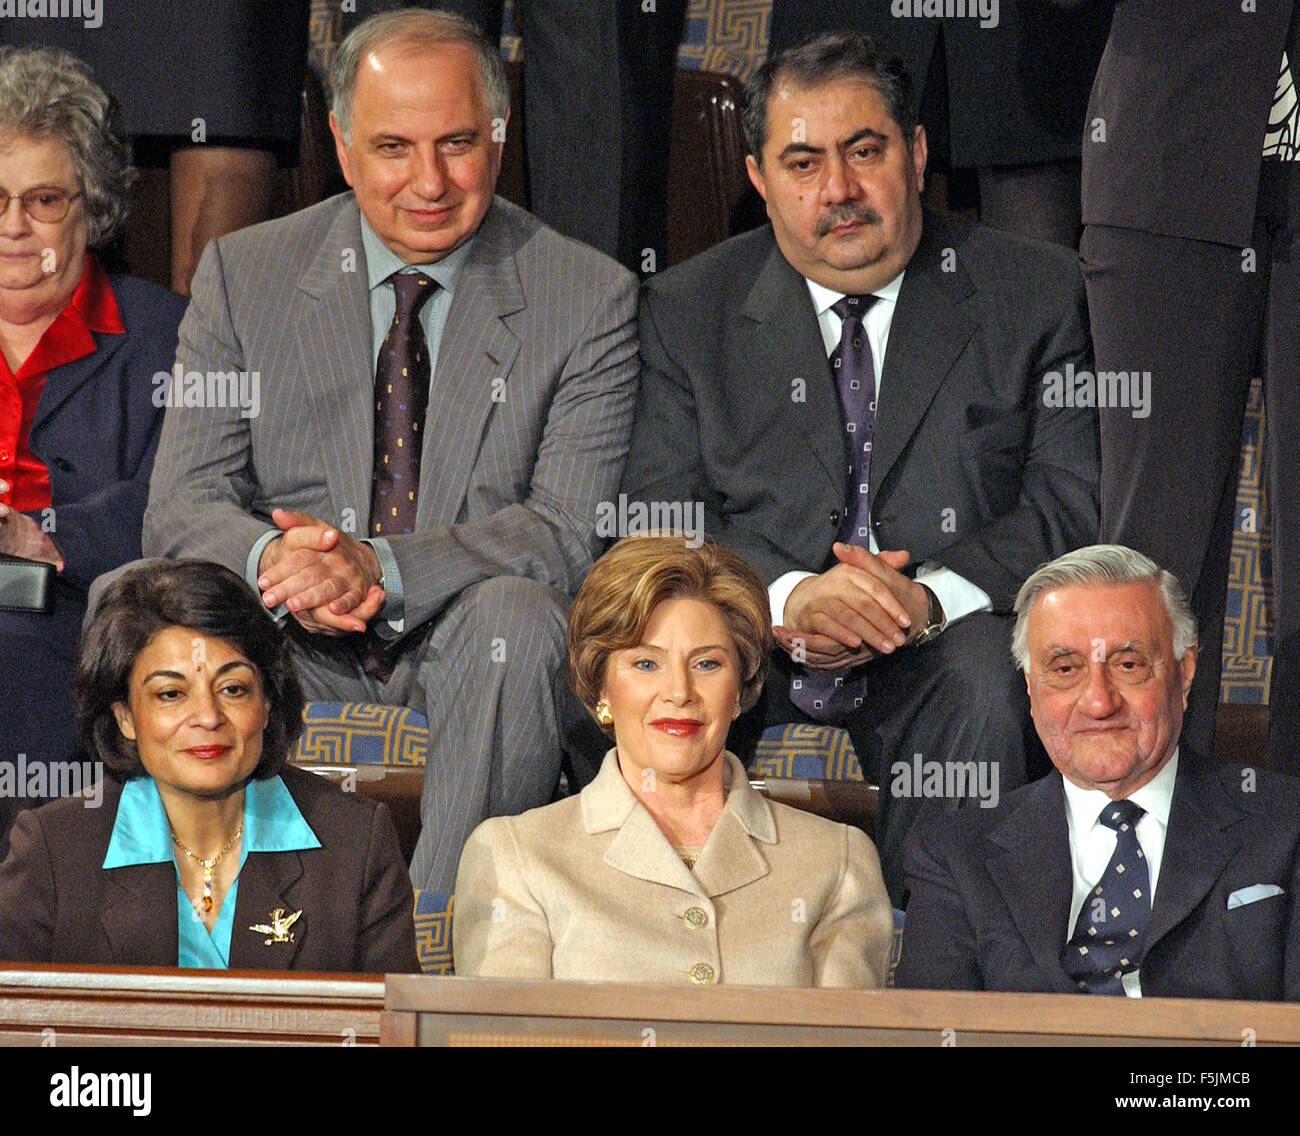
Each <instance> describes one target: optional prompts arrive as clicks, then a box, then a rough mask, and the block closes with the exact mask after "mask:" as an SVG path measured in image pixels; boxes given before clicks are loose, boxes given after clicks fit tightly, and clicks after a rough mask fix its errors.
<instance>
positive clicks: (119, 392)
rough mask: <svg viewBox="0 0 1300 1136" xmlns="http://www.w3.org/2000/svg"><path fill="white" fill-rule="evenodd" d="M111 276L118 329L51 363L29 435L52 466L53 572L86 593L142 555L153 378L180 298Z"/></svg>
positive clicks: (152, 445)
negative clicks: (59, 561) (76, 355)
mask: <svg viewBox="0 0 1300 1136" xmlns="http://www.w3.org/2000/svg"><path fill="white" fill-rule="evenodd" d="M110 283H111V284H112V288H113V295H114V297H116V299H117V308H118V312H119V313H120V315H121V317H122V326H123V327H124V328H125V329H126V330H125V332H124V333H122V334H120V335H114V334H107V333H100V332H95V333H94V337H95V342H96V343H97V344H98V345H99V349H98V350H97V351H94V352H92V353H91V354H90V355H87V356H85V357H84V358H81V359H77V360H75V361H73V362H71V363H67V364H65V365H64V366H62V367H55V368H54V369H53V370H52V371H50V372H49V374H48V375H47V376H46V379H45V387H44V389H43V390H42V391H41V399H40V402H39V403H37V406H36V415H35V417H34V418H33V419H32V427H31V434H30V438H29V445H30V446H31V450H32V452H33V453H34V454H35V455H36V456H37V457H38V458H40V459H41V461H43V462H44V463H45V466H46V468H47V469H48V470H49V471H50V498H51V500H50V503H51V505H52V506H53V508H54V525H55V527H54V531H53V532H52V533H50V536H51V538H52V539H53V540H54V543H55V544H56V545H57V546H58V548H59V551H60V552H61V553H63V559H64V564H65V567H64V570H63V572H62V573H61V574H60V577H59V580H60V582H61V583H63V584H68V585H71V586H73V587H74V588H76V589H78V590H79V591H80V592H81V593H82V594H83V595H84V593H85V592H86V591H87V589H88V588H89V587H90V584H91V582H92V581H93V580H94V579H95V577H96V576H99V575H101V574H102V573H104V572H107V571H109V570H110V569H113V568H117V567H119V566H120V565H122V564H125V563H127V562H128V561H130V560H137V559H139V557H140V526H141V524H142V523H143V521H144V507H145V504H146V503H147V501H148V497H149V474H150V472H152V470H153V457H154V451H155V450H157V448H158V433H159V431H160V430H161V429H162V419H163V407H162V406H161V405H155V396H154V392H155V391H157V390H160V389H163V388H161V387H160V386H159V385H158V384H155V383H154V381H153V379H154V375H155V374H157V373H158V372H160V371H170V370H171V368H172V363H173V362H174V361H175V358H176V334H177V330H178V328H179V327H180V322H181V316H183V315H184V314H185V303H186V302H185V299H184V298H183V297H181V296H178V295H176V293H174V292H169V291H167V289H165V288H160V287H158V285H156V284H150V283H149V282H148V281H147V280H137V279H136V278H135V277H132V276H113V277H110ZM158 401H159V403H161V399H159V400H158ZM33 515H34V516H35V517H36V519H37V520H40V514H39V513H35V514H33Z"/></svg>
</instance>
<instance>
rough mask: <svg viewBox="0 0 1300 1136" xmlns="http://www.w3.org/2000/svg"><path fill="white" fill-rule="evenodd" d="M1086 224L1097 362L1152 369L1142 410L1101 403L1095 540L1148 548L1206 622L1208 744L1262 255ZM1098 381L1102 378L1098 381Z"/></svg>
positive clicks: (1198, 735)
mask: <svg viewBox="0 0 1300 1136" xmlns="http://www.w3.org/2000/svg"><path fill="white" fill-rule="evenodd" d="M1260 237H1261V240H1260V241H1257V243H1256V249H1257V252H1258V256H1259V260H1260V263H1259V264H1258V265H1257V266H1256V271H1253V272H1246V271H1243V258H1242V251H1241V250H1240V249H1234V248H1230V247H1228V246H1225V245H1214V244H1208V243H1206V242H1202V241H1189V240H1184V239H1181V238H1176V237H1160V236H1154V235H1152V234H1149V233H1139V232H1135V231H1133V230H1128V229H1115V228H1108V227H1104V226H1095V225H1090V226H1088V227H1087V229H1086V230H1085V231H1084V235H1083V241H1082V244H1081V246H1080V252H1081V255H1082V259H1083V267H1084V277H1085V280H1086V282H1087V287H1088V306H1089V309H1090V312H1091V321H1092V337H1093V345H1094V349H1095V353H1096V370H1097V372H1098V373H1099V374H1100V373H1102V372H1107V371H1129V372H1131V371H1135V370H1136V371H1140V372H1150V375H1151V380H1150V413H1149V414H1148V415H1146V416H1145V417H1135V416H1134V412H1133V409H1132V408H1131V407H1129V408H1126V407H1112V408H1103V409H1101V410H1100V412H1099V415H1100V419H1101V535H1102V540H1104V541H1109V542H1113V543H1117V544H1125V545H1129V546H1130V547H1133V548H1136V549H1138V550H1139V551H1141V552H1145V553H1146V554H1147V555H1148V556H1150V557H1152V558H1153V559H1154V560H1155V561H1156V562H1157V563H1159V564H1160V565H1161V566H1162V567H1164V568H1167V569H1169V570H1170V571H1171V572H1173V573H1174V574H1175V575H1176V576H1178V578H1179V580H1181V581H1182V584H1183V587H1184V588H1186V589H1187V591H1188V595H1189V597H1190V600H1191V604H1192V610H1193V612H1194V613H1195V615H1196V621H1197V625H1198V627H1199V630H1200V650H1199V652H1198V655H1197V668H1196V678H1195V679H1194V681H1193V684H1192V689H1191V694H1190V698H1189V702H1188V708H1187V714H1186V716H1185V717H1184V719H1183V733H1184V735H1185V736H1186V737H1187V739H1188V741H1189V743H1190V744H1191V745H1192V746H1193V747H1194V748H1196V749H1198V750H1200V751H1201V752H1203V753H1210V752H1211V751H1212V746H1213V740H1214V716H1215V712H1216V709H1217V707H1218V701H1219V672H1220V669H1221V659H1220V656H1221V651H1222V642H1223V608H1224V599H1225V595H1226V589H1227V570H1228V560H1229V556H1230V554H1231V550H1232V532H1233V508H1234V504H1235V499H1236V490H1237V474H1238V470H1239V468H1240V454H1241V426H1242V419H1243V417H1244V415H1245V407H1246V397H1247V394H1248V393H1249V389H1250V377H1251V374H1252V371H1253V369H1254V364H1255V356H1256V353H1257V352H1256V345H1257V342H1258V329H1259V326H1260V319H1261V315H1262V310H1263V299H1264V278H1265V275H1264V274H1265V272H1266V260H1267V252H1266V248H1265V244H1264V241H1263V237H1264V234H1263V232H1262V230H1261V232H1260ZM1099 385H1100V384H1099Z"/></svg>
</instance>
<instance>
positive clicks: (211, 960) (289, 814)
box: [104, 777, 321, 970]
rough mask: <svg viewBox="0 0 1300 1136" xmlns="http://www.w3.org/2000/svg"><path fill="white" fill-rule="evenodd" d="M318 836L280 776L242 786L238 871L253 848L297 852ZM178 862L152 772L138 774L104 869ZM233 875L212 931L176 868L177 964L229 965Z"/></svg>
mask: <svg viewBox="0 0 1300 1136" xmlns="http://www.w3.org/2000/svg"><path fill="white" fill-rule="evenodd" d="M320 846H321V844H320V841H319V840H317V839H316V834H315V833H314V832H312V830H311V826H310V825H309V824H308V823H307V822H306V821H305V820H304V819H303V815H302V813H301V812H300V811H299V810H298V806H297V805H296V804H295V803H294V800H293V797H292V796H291V795H290V793H289V790H288V789H286V788H285V787H284V782H283V781H282V780H280V778H279V777H270V778H267V779H266V780H265V781H249V782H248V783H247V784H246V785H245V786H244V834H243V837H242V839H241V840H240V848H239V871H240V872H242V871H243V870H244V862H245V861H246V860H247V859H248V854H249V853H250V852H299V851H302V850H303V849H306V848H319V847H320ZM164 863H166V864H175V863H176V857H175V854H174V853H173V852H172V838H171V829H170V826H169V825H168V823H167V812H166V810H165V809H164V808H163V803H162V798H161V797H160V796H159V795H158V786H157V785H156V784H155V783H154V779H153V778H152V777H134V778H132V779H131V780H130V781H128V782H127V783H126V784H125V785H123V786H122V799H121V802H120V803H119V804H118V806H117V818H116V820H115V821H114V822H113V834H112V836H110V837H109V841H108V852H107V853H106V854H105V856H104V867H105V868H121V867H125V866H126V865H128V864H164ZM238 891H239V876H238V874H237V875H236V876H235V880H234V882H233V883H232V884H231V885H230V890H229V891H228V892H226V898H225V899H224V900H222V903H221V908H220V910H219V911H218V912H217V919H216V922H215V923H214V924H213V925H212V930H211V931H209V930H208V929H207V928H206V927H205V926H204V925H203V920H202V919H200V918H199V917H198V913H197V912H196V911H195V910H194V905H193V903H192V901H191V900H190V897H189V896H187V895H186V894H185V892H184V891H183V890H181V884H180V870H179V869H177V872H176V928H177V940H178V944H179V949H178V951H177V954H178V955H179V957H178V958H177V960H176V965H177V966H191V967H202V968H206V969H212V970H225V969H226V968H227V967H228V966H229V965H230V962H229V959H230V933H231V931H232V930H233V929H234V923H235V899H236V896H237V894H238Z"/></svg>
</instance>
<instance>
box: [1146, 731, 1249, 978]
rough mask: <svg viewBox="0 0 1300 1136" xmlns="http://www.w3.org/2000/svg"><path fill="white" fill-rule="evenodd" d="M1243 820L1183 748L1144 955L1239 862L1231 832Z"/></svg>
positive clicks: (1209, 774)
mask: <svg viewBox="0 0 1300 1136" xmlns="http://www.w3.org/2000/svg"><path fill="white" fill-rule="evenodd" d="M1241 817H1242V812H1241V810H1240V808H1238V807H1237V806H1236V805H1235V804H1233V802H1232V799H1231V797H1230V796H1229V795H1228V794H1226V793H1224V791H1223V788H1222V786H1221V784H1220V783H1219V781H1218V780H1217V778H1215V777H1214V775H1213V772H1212V770H1211V769H1210V768H1209V767H1208V765H1207V763H1206V762H1205V761H1204V759H1202V758H1198V757H1197V756H1196V755H1195V754H1194V753H1191V752H1190V751H1189V750H1188V749H1187V747H1186V746H1183V747H1182V750H1181V751H1180V753H1179V758H1178V774H1177V779H1176V780H1175V782H1174V798H1173V803H1172V805H1171V807H1170V809H1169V827H1168V830H1167V832H1166V835H1165V850H1164V855H1163V856H1162V857H1161V861H1160V876H1159V878H1158V879H1157V880H1156V899H1155V904H1154V906H1153V907H1152V909H1151V921H1150V923H1148V924H1147V934H1146V942H1145V944H1144V946H1143V951H1144V953H1147V952H1150V950H1151V947H1152V946H1153V945H1154V944H1156V943H1158V942H1159V941H1160V940H1161V939H1162V938H1163V937H1164V936H1165V935H1167V934H1169V932H1170V931H1172V930H1173V929H1174V928H1175V927H1177V926H1178V924H1179V923H1181V922H1182V921H1183V920H1184V919H1186V918H1187V916H1188V915H1190V914H1191V912H1192V910H1193V908H1195V907H1196V906H1197V905H1198V904H1199V903H1201V902H1202V901H1203V900H1204V899H1205V897H1206V896H1207V895H1208V894H1209V892H1210V889H1211V888H1212V887H1213V886H1214V884H1215V881H1217V880H1218V878H1219V877H1220V876H1221V875H1222V874H1223V872H1224V870H1225V869H1226V868H1227V866H1228V865H1229V864H1230V863H1231V862H1232V861H1233V859H1234V858H1235V857H1236V855H1237V853H1238V852H1239V851H1240V849H1241V839H1240V838H1239V837H1237V836H1235V835H1234V834H1233V833H1232V832H1231V830H1230V829H1231V825H1233V824H1234V823H1235V822H1237V821H1239V820H1240V819H1241Z"/></svg>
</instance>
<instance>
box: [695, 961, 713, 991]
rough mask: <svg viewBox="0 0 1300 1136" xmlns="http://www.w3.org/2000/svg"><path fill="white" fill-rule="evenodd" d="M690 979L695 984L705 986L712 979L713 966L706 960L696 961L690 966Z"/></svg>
mask: <svg viewBox="0 0 1300 1136" xmlns="http://www.w3.org/2000/svg"><path fill="white" fill-rule="evenodd" d="M691 981H692V982H694V983H695V985H696V986H707V985H708V984H709V983H710V982H712V981H713V967H711V966H710V965H709V964H708V963H707V962H697V963H696V964H695V965H694V966H693V967H691Z"/></svg>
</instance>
